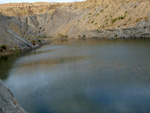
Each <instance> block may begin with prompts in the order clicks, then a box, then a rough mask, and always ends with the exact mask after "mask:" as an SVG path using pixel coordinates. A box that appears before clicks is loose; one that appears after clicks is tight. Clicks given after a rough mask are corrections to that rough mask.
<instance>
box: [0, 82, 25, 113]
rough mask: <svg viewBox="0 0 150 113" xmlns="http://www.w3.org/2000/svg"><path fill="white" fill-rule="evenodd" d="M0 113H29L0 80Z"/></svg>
mask: <svg viewBox="0 0 150 113" xmlns="http://www.w3.org/2000/svg"><path fill="white" fill-rule="evenodd" d="M0 113H27V112H26V111H25V110H24V109H23V108H22V107H21V106H20V105H19V104H18V102H17V100H16V99H15V98H14V96H13V94H12V92H11V91H10V90H9V89H8V88H7V87H5V86H4V84H3V82H2V80H0Z"/></svg>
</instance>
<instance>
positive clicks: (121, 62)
mask: <svg viewBox="0 0 150 113" xmlns="http://www.w3.org/2000/svg"><path fill="white" fill-rule="evenodd" d="M0 77H1V78H2V79H3V80H4V83H5V85H6V86H7V87H9V88H10V90H11V91H12V92H13V93H14V95H15V97H16V98H17V100H18V101H19V103H20V104H21V106H22V107H23V108H24V109H25V110H26V111H27V112H29V113H149V112H150V41H149V40H146V41H144V40H128V41H127V40H124V41H123V40H119V41H110V40H109V41H108V40H103V41H102V40H100V41H98V40H95V41H94V40H93V41H80V42H73V43H60V44H51V45H46V46H43V47H42V48H39V49H37V50H33V51H31V52H28V53H24V54H21V53H20V54H19V53H18V54H15V55H11V56H10V57H6V58H1V59H0Z"/></svg>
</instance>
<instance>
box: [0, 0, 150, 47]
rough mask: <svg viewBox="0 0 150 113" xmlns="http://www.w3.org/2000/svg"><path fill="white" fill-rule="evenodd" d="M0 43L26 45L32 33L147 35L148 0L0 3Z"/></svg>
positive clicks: (149, 31) (55, 35)
mask: <svg viewBox="0 0 150 113" xmlns="http://www.w3.org/2000/svg"><path fill="white" fill-rule="evenodd" d="M0 13H1V16H0V29H1V30H0V32H1V33H0V40H1V41H0V45H3V44H6V45H8V47H10V48H16V47H15V46H17V47H18V48H28V47H29V48H30V47H32V46H34V44H33V43H31V42H32V41H33V40H34V39H35V38H36V37H40V38H43V37H46V36H48V37H49V38H131V37H132V38H150V1H149V0H87V1H85V2H75V3H66V4H56V3H53V4H50V3H42V4H41V3H34V4H30V3H22V4H2V5H0Z"/></svg>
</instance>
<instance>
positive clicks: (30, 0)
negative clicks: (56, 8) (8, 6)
mask: <svg viewBox="0 0 150 113" xmlns="http://www.w3.org/2000/svg"><path fill="white" fill-rule="evenodd" d="M74 1H83V0H0V3H14V2H16V3H21V2H74Z"/></svg>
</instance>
